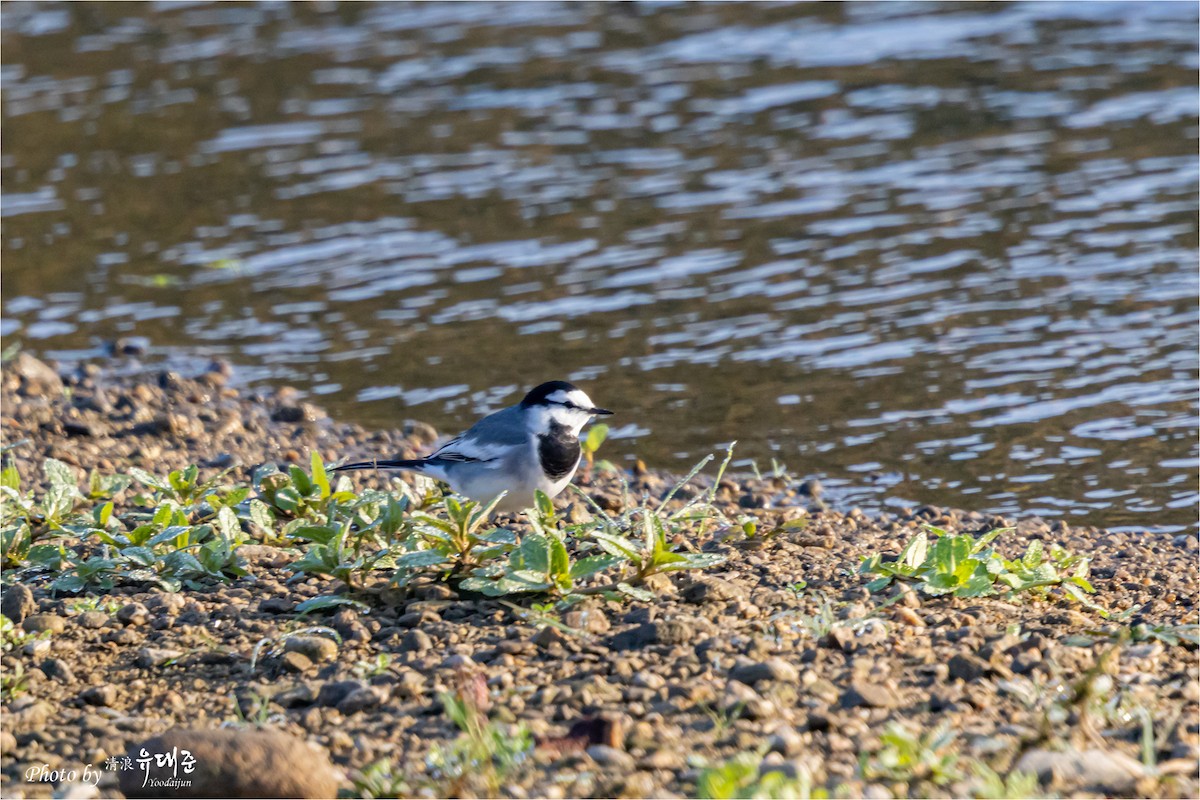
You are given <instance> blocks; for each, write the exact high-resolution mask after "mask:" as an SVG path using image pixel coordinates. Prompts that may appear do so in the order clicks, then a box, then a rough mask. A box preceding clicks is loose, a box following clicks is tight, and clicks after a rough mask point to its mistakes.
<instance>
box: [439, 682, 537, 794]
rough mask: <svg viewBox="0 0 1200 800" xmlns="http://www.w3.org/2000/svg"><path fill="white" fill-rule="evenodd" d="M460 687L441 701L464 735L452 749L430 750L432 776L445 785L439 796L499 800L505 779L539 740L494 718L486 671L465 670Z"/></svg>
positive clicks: (442, 785)
mask: <svg viewBox="0 0 1200 800" xmlns="http://www.w3.org/2000/svg"><path fill="white" fill-rule="evenodd" d="M456 682H457V686H456V687H455V690H454V691H453V692H442V693H441V694H440V695H439V698H440V699H441V701H442V707H443V709H444V710H445V712H446V716H448V717H449V718H450V720H451V721H452V722H453V723H454V724H455V726H456V727H457V728H458V729H459V731H460V733H459V736H458V738H457V739H455V740H454V741H453V742H451V743H450V744H448V745H441V744H439V745H435V746H434V747H433V748H432V749H431V750H430V752H429V755H428V756H427V758H426V763H427V766H428V769H429V774H430V776H431V777H432V778H434V779H435V780H437V781H438V782H439V783H440V786H439V792H438V795H437V796H439V797H463V796H466V795H465V793H466V792H467V791H472V792H482V793H483V794H482V795H480V796H483V797H496V796H497V795H498V793H499V790H500V784H501V782H502V781H503V780H504V778H505V777H506V776H507V775H508V774H509V773H511V772H512V771H513V770H515V769H516V768H517V767H519V766H520V765H521V764H523V763H524V762H525V760H526V759H527V758H528V756H529V753H530V752H531V751H532V750H533V737H532V735H531V734H530V733H529V730H528V729H527V728H526V727H525V726H524V725H517V726H515V728H514V729H511V730H510V729H509V728H508V726H501V725H499V724H498V723H496V722H494V721H492V720H490V719H489V718H488V711H489V710H490V709H491V697H490V696H489V695H488V688H487V682H486V680H485V679H484V676H483V674H482V673H481V672H472V671H467V670H464V671H462V672H460V673H459V675H458V677H457V681H456Z"/></svg>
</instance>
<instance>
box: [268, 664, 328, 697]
mask: <svg viewBox="0 0 1200 800" xmlns="http://www.w3.org/2000/svg"><path fill="white" fill-rule="evenodd" d="M296 655H299V653H297V654H296ZM301 657H302V658H303V656H301ZM271 699H272V700H274V701H275V702H276V703H278V704H279V705H281V706H283V707H284V708H296V707H297V706H311V705H312V704H313V703H315V702H316V701H317V693H316V692H315V691H313V687H311V686H309V685H308V684H307V683H301V684H298V685H296V686H293V687H292V688H290V689H284V690H283V691H282V692H278V693H277V694H276V695H275V696H274V697H272V698H271Z"/></svg>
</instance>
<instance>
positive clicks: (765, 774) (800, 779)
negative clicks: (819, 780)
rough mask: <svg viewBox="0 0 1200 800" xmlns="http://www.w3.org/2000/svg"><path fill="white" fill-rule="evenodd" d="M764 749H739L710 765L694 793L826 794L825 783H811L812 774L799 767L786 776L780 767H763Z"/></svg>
mask: <svg viewBox="0 0 1200 800" xmlns="http://www.w3.org/2000/svg"><path fill="white" fill-rule="evenodd" d="M762 761H763V753H762V752H748V753H739V754H737V755H736V756H734V757H733V758H731V759H729V760H728V761H724V762H722V763H720V764H717V765H715V766H710V767H707V768H705V769H704V770H703V771H701V773H700V775H699V777H698V778H696V796H697V797H699V798H709V799H710V800H743V799H744V800H776V798H780V799H782V798H796V800H809V798H827V797H829V792H828V790H826V789H825V788H824V787H818V786H814V785H813V780H812V776H811V775H809V774H808V772H807V771H805V770H799V773H798V774H797V775H796V777H794V778H793V777H789V776H788V774H787V773H785V772H783V771H781V770H772V769H763V763H762Z"/></svg>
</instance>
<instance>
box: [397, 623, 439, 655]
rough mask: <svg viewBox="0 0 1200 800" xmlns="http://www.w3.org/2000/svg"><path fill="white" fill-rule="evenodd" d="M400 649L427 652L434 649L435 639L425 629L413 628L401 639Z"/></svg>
mask: <svg viewBox="0 0 1200 800" xmlns="http://www.w3.org/2000/svg"><path fill="white" fill-rule="evenodd" d="M400 649H401V650H402V651H404V652H408V653H425V652H427V651H429V650H432V649H433V639H430V638H429V634H427V633H426V632H425V631H422V630H418V629H415V628H414V629H413V630H411V631H409V632H408V633H406V634H404V638H403V639H401V640H400Z"/></svg>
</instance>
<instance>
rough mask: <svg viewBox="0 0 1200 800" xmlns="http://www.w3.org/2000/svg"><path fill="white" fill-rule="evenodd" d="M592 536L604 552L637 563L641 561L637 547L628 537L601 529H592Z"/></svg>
mask: <svg viewBox="0 0 1200 800" xmlns="http://www.w3.org/2000/svg"><path fill="white" fill-rule="evenodd" d="M592 538H593V539H595V541H596V544H597V545H598V546H599V547H600V549H601V550H603V551H604V552H606V553H610V554H612V555H614V556H619V557H621V558H624V559H627V560H629V561H632V562H633V563H635V564H638V565H640V564H641V563H642V557H641V554H639V553H638V550H637V547H636V546H635V545H634V544H633V542H631V541H629V540H628V539H626V538H624V537H622V536H615V535H613V534H611V533H605V532H603V531H592Z"/></svg>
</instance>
